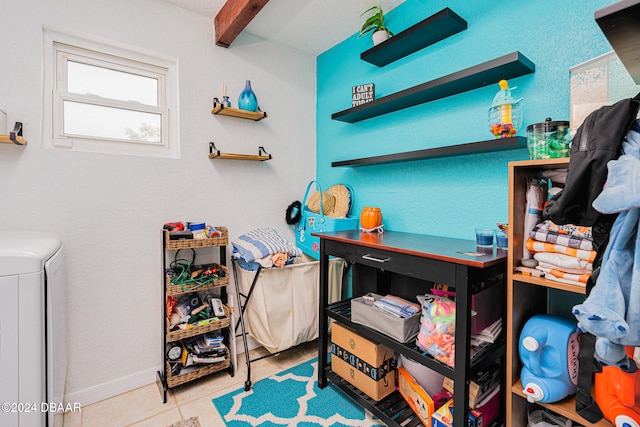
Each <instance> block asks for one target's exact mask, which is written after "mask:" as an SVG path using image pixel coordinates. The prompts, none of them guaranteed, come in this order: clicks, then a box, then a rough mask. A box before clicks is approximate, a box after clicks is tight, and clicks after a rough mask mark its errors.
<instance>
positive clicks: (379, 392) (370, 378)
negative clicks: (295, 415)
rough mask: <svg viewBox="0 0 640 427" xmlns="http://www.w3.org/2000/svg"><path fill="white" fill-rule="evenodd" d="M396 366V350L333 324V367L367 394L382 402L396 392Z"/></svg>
mask: <svg viewBox="0 0 640 427" xmlns="http://www.w3.org/2000/svg"><path fill="white" fill-rule="evenodd" d="M395 366H396V365H395V358H394V352H393V350H391V349H390V348H388V347H386V346H384V345H382V344H378V343H374V342H373V341H369V340H368V339H366V338H364V337H361V336H360V335H358V334H357V333H356V332H354V331H352V330H351V329H348V328H347V327H346V326H344V325H341V324H339V323H337V322H336V323H334V324H333V326H332V329H331V369H332V370H333V372H335V373H336V374H338V375H339V376H341V377H342V378H344V379H345V380H346V381H348V382H349V383H350V384H352V385H353V386H355V387H357V388H358V389H359V390H361V391H362V392H363V393H365V394H366V395H367V396H369V397H370V398H372V399H373V400H376V401H378V400H381V399H382V398H384V397H386V396H388V395H390V394H391V393H393V391H394V390H395V383H396V375H395Z"/></svg>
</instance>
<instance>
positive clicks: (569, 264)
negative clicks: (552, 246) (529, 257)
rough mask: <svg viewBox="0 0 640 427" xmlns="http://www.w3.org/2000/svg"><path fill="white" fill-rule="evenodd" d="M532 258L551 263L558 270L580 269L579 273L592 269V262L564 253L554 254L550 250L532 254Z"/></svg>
mask: <svg viewBox="0 0 640 427" xmlns="http://www.w3.org/2000/svg"><path fill="white" fill-rule="evenodd" d="M533 258H534V259H536V260H537V261H538V262H539V263H540V264H543V263H546V264H552V265H554V266H556V267H554V268H557V269H558V270H562V271H567V272H569V273H573V271H571V270H580V271H579V273H580V274H584V273H590V272H591V270H593V264H592V263H590V262H588V261H585V260H583V259H579V258H576V257H573V256H569V255H564V254H556V253H551V252H538V253H537V254H534V255H533Z"/></svg>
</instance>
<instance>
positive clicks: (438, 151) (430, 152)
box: [331, 136, 527, 167]
mask: <svg viewBox="0 0 640 427" xmlns="http://www.w3.org/2000/svg"><path fill="white" fill-rule="evenodd" d="M518 148H527V138H525V137H523V136H514V137H511V138H500V139H488V140H485V141H479V142H470V143H467V144H459V145H450V146H448V147H437V148H428V149H425V150H416V151H406V152H404V153H395V154H387V155H383V156H374V157H365V158H360V159H353V160H343V161H339V162H333V163H331V166H332V167H338V166H366V165H379V164H383V163H396V162H409V161H411V160H424V159H436V158H439V157H453V156H462V155H465V154H478V153H488V152H491V151H505V150H516V149H518Z"/></svg>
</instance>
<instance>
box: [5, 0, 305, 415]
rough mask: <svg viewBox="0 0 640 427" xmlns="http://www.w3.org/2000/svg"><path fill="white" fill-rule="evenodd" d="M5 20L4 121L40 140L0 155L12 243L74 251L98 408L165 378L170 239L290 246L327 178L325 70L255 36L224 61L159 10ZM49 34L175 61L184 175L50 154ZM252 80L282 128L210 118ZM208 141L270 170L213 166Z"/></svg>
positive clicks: (48, 4)
mask: <svg viewBox="0 0 640 427" xmlns="http://www.w3.org/2000/svg"><path fill="white" fill-rule="evenodd" d="M0 13H1V16H2V18H3V19H2V21H3V23H2V25H0V61H1V63H2V65H1V66H0V109H3V110H5V111H7V113H8V121H9V123H13V122H15V121H22V122H23V123H24V137H25V138H26V139H27V140H28V145H27V146H26V147H23V148H20V147H17V146H12V145H8V144H0V229H1V230H51V231H55V232H58V233H60V234H61V235H62V237H63V240H64V245H65V251H66V257H67V258H66V259H67V260H68V266H67V269H68V278H69V283H68V297H69V300H68V311H69V328H68V334H69V336H68V342H69V375H68V380H67V392H68V393H69V397H70V399H69V400H71V401H76V402H80V403H82V404H85V405H86V404H89V403H92V402H93V401H96V400H100V399H103V398H106V397H109V396H111V395H114V394H117V393H119V392H123V391H127V390H128V389H130V388H132V387H135V386H139V385H143V384H148V383H151V382H153V381H154V377H155V370H156V369H157V368H158V367H159V366H160V365H161V362H162V355H161V339H162V333H163V332H162V326H161V322H162V320H161V318H162V314H161V307H162V287H161V286H162V285H161V284H162V280H161V275H162V268H161V240H160V236H161V234H160V230H161V228H162V224H163V223H165V222H167V221H175V220H182V221H206V222H208V223H211V224H217V225H225V226H227V227H228V228H229V230H230V238H231V239H233V238H235V237H237V236H238V235H240V234H243V233H245V232H247V231H249V230H251V229H253V228H256V227H263V226H272V227H275V228H276V229H278V230H280V231H281V232H283V233H284V234H285V235H286V236H287V237H289V238H291V239H293V233H292V230H291V229H290V227H289V226H287V224H286V223H285V220H284V216H285V209H286V207H287V206H288V205H289V204H290V203H291V202H292V201H294V200H300V199H301V198H302V196H303V192H304V189H305V187H306V184H307V183H308V181H309V180H310V179H312V178H313V177H314V176H315V57H313V56H311V55H308V54H304V53H301V52H298V51H295V50H292V49H290V48H288V47H285V46H282V45H278V44H274V43H271V42H266V41H263V40H258V39H256V38H253V37H251V36H248V35H241V36H240V37H239V38H238V39H237V40H236V41H235V42H234V43H233V45H232V47H231V48H229V49H224V48H221V47H217V46H216V45H215V43H214V28H213V22H212V20H210V19H207V18H204V17H202V16H199V15H195V14H192V13H190V12H186V11H184V10H181V9H178V8H175V7H173V6H171V5H169V4H166V3H164V2H162V1H158V0H136V1H130V0H129V1H127V0H20V1H15V0H0ZM43 27H48V28H53V29H56V30H63V31H70V32H73V33H78V32H79V33H82V34H86V35H87V36H89V37H91V38H94V37H95V38H98V39H107V40H113V41H115V42H117V43H123V44H125V45H129V46H133V47H135V48H140V49H145V50H148V51H152V52H157V53H160V54H163V55H169V56H172V57H175V58H177V60H178V64H179V66H178V69H179V97H180V103H179V105H180V111H179V114H180V137H181V156H180V159H179V160H169V159H149V158H143V157H129V156H116V155H100V154H90V153H73V152H71V153H69V152H59V151H51V150H45V149H43V148H42V146H43V144H42V142H43V140H42V138H43V136H42V127H43V126H42V117H43V114H42V111H43V108H46V107H43V93H42V82H43V64H42V61H43V59H42V58H43V42H42V38H43V37H42V33H43ZM246 79H250V80H251V83H252V87H253V90H254V92H255V93H256V95H257V97H258V101H259V103H260V106H261V108H262V109H263V110H265V111H267V113H268V115H269V117H268V118H267V119H266V120H263V121H261V122H251V121H248V120H241V119H236V118H230V117H218V116H213V115H211V114H210V111H211V108H212V98H213V97H214V96H219V95H220V85H221V83H222V82H225V83H227V86H228V92H229V94H230V95H231V100H232V102H233V104H234V106H235V105H237V104H236V101H237V95H238V94H239V93H240V91H241V90H242V89H243V88H244V84H245V80H246ZM209 141H214V142H216V145H217V146H218V148H219V149H221V150H222V151H226V152H232V153H250V154H257V153H258V146H259V145H263V146H264V147H265V148H266V150H267V151H268V152H269V153H271V154H272V155H273V160H271V161H267V162H248V161H232V160H210V159H208V158H207V155H208V142H209ZM228 252H230V249H229V251H228ZM0 298H1V297H0ZM158 398H160V397H158Z"/></svg>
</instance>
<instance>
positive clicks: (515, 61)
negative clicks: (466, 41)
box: [331, 51, 535, 123]
mask: <svg viewBox="0 0 640 427" xmlns="http://www.w3.org/2000/svg"><path fill="white" fill-rule="evenodd" d="M534 71H535V64H534V63H533V62H531V61H530V60H529V59H528V58H527V57H526V56H524V55H523V54H522V53H520V52H518V51H516V52H512V53H509V54H507V55H504V56H501V57H499V58H495V59H492V60H489V61H487V62H484V63H482V64H478V65H474V66H473V67H469V68H466V69H464V70H461V71H457V72H455V73H452V74H449V75H446V76H443V77H439V78H437V79H435V80H431V81H428V82H426V83H422V84H419V85H417V86H413V87H410V88H408V89H404V90H401V91H400V92H396V93H393V94H391V95H387V96H383V97H382V98H378V99H376V100H374V101H371V102H368V103H366V104H362V105H358V106H356V107H352V108H349V109H347V110H343V111H339V112H337V113H333V114H332V115H331V118H332V119H333V120H338V121H341V122H347V123H355V122H359V121H361V120H366V119H370V118H372V117H376V116H381V115H383V114H387V113H392V112H394V111H398V110H402V109H404V108H409V107H413V106H416V105H419V104H424V103H426V102H430V101H435V100H436V99H440V98H445V97H447V96H451V95H455V94H458V93H462V92H466V91H469V90H473V89H477V88H480V87H483V86H487V85H490V84H495V83H498V82H499V81H500V80H502V79H512V78H515V77H520V76H523V75H526V74H530V73H533V72H534Z"/></svg>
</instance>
